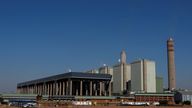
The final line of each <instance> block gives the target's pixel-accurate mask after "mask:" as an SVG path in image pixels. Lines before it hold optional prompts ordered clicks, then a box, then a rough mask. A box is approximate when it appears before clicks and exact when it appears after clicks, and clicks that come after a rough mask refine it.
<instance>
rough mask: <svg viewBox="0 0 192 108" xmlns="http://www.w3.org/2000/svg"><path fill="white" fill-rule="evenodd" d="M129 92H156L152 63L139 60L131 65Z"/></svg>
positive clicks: (153, 65) (153, 63) (153, 64)
mask: <svg viewBox="0 0 192 108" xmlns="http://www.w3.org/2000/svg"><path fill="white" fill-rule="evenodd" d="M131 90H132V91H135V92H156V70H155V62H154V61H149V60H139V61H136V62H133V63H131Z"/></svg>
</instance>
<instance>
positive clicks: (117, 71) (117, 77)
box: [113, 65, 123, 94]
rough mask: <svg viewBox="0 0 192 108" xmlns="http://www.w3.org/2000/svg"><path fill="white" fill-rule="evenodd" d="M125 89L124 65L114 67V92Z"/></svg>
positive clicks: (118, 92) (117, 92) (119, 92)
mask: <svg viewBox="0 0 192 108" xmlns="http://www.w3.org/2000/svg"><path fill="white" fill-rule="evenodd" d="M122 91H123V66H122V65H116V66H114V67H113V93H115V94H121V93H122Z"/></svg>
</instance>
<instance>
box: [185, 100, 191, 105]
mask: <svg viewBox="0 0 192 108" xmlns="http://www.w3.org/2000/svg"><path fill="white" fill-rule="evenodd" d="M183 105H191V101H184V102H183Z"/></svg>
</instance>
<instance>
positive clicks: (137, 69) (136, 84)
mask: <svg viewBox="0 0 192 108" xmlns="http://www.w3.org/2000/svg"><path fill="white" fill-rule="evenodd" d="M131 90H132V91H143V63H142V62H141V61H137V62H134V63H132V64H131Z"/></svg>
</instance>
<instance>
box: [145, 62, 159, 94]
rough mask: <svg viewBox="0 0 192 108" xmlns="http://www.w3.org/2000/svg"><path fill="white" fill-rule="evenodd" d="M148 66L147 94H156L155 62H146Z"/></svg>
mask: <svg viewBox="0 0 192 108" xmlns="http://www.w3.org/2000/svg"><path fill="white" fill-rule="evenodd" d="M144 63H146V64H147V67H146V68H147V72H146V73H147V92H156V70H155V62H154V61H146V62H144Z"/></svg>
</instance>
